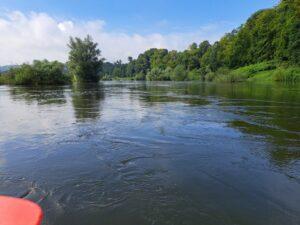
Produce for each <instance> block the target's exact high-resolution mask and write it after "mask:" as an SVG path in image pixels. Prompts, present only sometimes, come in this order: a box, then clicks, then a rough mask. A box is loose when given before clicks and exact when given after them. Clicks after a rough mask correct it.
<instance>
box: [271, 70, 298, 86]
mask: <svg viewBox="0 0 300 225" xmlns="http://www.w3.org/2000/svg"><path fill="white" fill-rule="evenodd" d="M274 80H275V81H281V82H299V81H300V67H290V68H279V69H278V70H276V71H275V72H274Z"/></svg>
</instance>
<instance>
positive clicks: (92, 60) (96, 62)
mask: <svg viewBox="0 0 300 225" xmlns="http://www.w3.org/2000/svg"><path fill="white" fill-rule="evenodd" d="M97 46H98V44H97V43H94V42H93V40H92V38H91V36H89V35H88V36H87V37H86V38H84V39H83V40H82V39H80V38H78V37H75V38H73V37H71V38H70V43H69V44H68V47H69V48H70V52H69V62H68V69H69V72H70V74H71V76H72V78H73V80H74V81H82V82H98V81H99V79H100V72H101V70H102V65H103V61H104V59H103V58H100V57H101V51H100V50H99V49H98V48H97Z"/></svg>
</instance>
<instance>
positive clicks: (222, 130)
mask: <svg viewBox="0 0 300 225" xmlns="http://www.w3.org/2000/svg"><path fill="white" fill-rule="evenodd" d="M0 124H1V125H2V126H1V127H2V129H0V194H6V195H12V196H18V197H22V198H27V199H31V200H33V201H36V202H38V203H39V204H40V205H41V206H42V207H43V209H44V211H45V221H44V224H49V225H56V224H57V225H69V224H74V225H76V224H78V225H79V224H91V225H93V224H97V225H98V224H105V225H107V224H128V225H131V224H145V225H148V224H172V225H176V224H191V225H192V224H195V225H196V224H204V225H208V224H216V225H220V224H247V225H248V224H249V225H253V224H259V225H260V224H261V225H265V224H274V225H276V224H278V225H279V224H280V225H281V224H292V225H293V224H295V225H296V224H299V223H300V204H299V202H300V155H299V154H300V130H299V127H300V87H299V85H298V86H288V85H287V86H286V85H277V84H273V85H259V84H252V83H243V84H233V85H231V84H206V83H172V82H150V83H144V82H105V83H101V84H99V85H74V86H61V87H39V88H30V87H8V86H0Z"/></svg>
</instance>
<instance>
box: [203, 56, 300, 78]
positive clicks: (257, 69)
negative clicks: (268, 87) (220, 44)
mask: <svg viewBox="0 0 300 225" xmlns="http://www.w3.org/2000/svg"><path fill="white" fill-rule="evenodd" d="M207 80H208V81H212V80H213V81H217V82H228V83H234V82H243V81H255V82H273V81H276V82H300V67H299V66H286V65H285V66H284V65H282V66H278V65H276V63H275V62H272V61H270V62H262V63H257V64H253V65H249V66H244V67H240V68H238V69H235V70H229V69H226V68H221V69H219V70H218V71H216V72H215V73H213V74H207Z"/></svg>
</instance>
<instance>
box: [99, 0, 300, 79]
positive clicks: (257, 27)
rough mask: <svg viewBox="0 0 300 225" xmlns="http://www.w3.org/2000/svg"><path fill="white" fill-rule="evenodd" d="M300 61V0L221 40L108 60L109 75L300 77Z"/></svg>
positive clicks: (259, 15) (267, 12) (255, 17)
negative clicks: (113, 61)
mask: <svg viewBox="0 0 300 225" xmlns="http://www.w3.org/2000/svg"><path fill="white" fill-rule="evenodd" d="M299 64H300V1H299V0H282V1H281V2H280V3H279V4H278V5H277V6H276V7H274V8H271V9H264V10H260V11H258V12H256V13H254V14H253V15H252V16H251V17H250V18H249V19H248V20H247V21H246V23H245V24H243V25H241V26H240V27H239V28H237V29H235V30H233V31H231V32H230V33H227V34H225V35H224V36H223V37H222V38H221V39H220V40H219V41H217V42H215V43H209V42H208V41H203V42H202V43H200V44H197V43H193V44H191V45H190V47H189V48H188V49H187V50H185V51H182V52H178V51H175V50H173V51H168V50H167V49H155V48H153V49H150V50H147V51H145V52H144V53H142V54H140V55H139V56H138V57H137V59H133V58H132V57H129V58H128V63H122V62H121V61H117V62H116V63H105V64H104V71H103V75H104V76H103V79H135V80H175V81H182V80H207V81H211V80H221V81H231V82H234V81H241V80H246V79H256V78H257V77H258V78H260V79H266V80H268V79H271V78H272V79H275V80H278V81H284V80H285V81H295V80H299V79H300V69H299Z"/></svg>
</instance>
